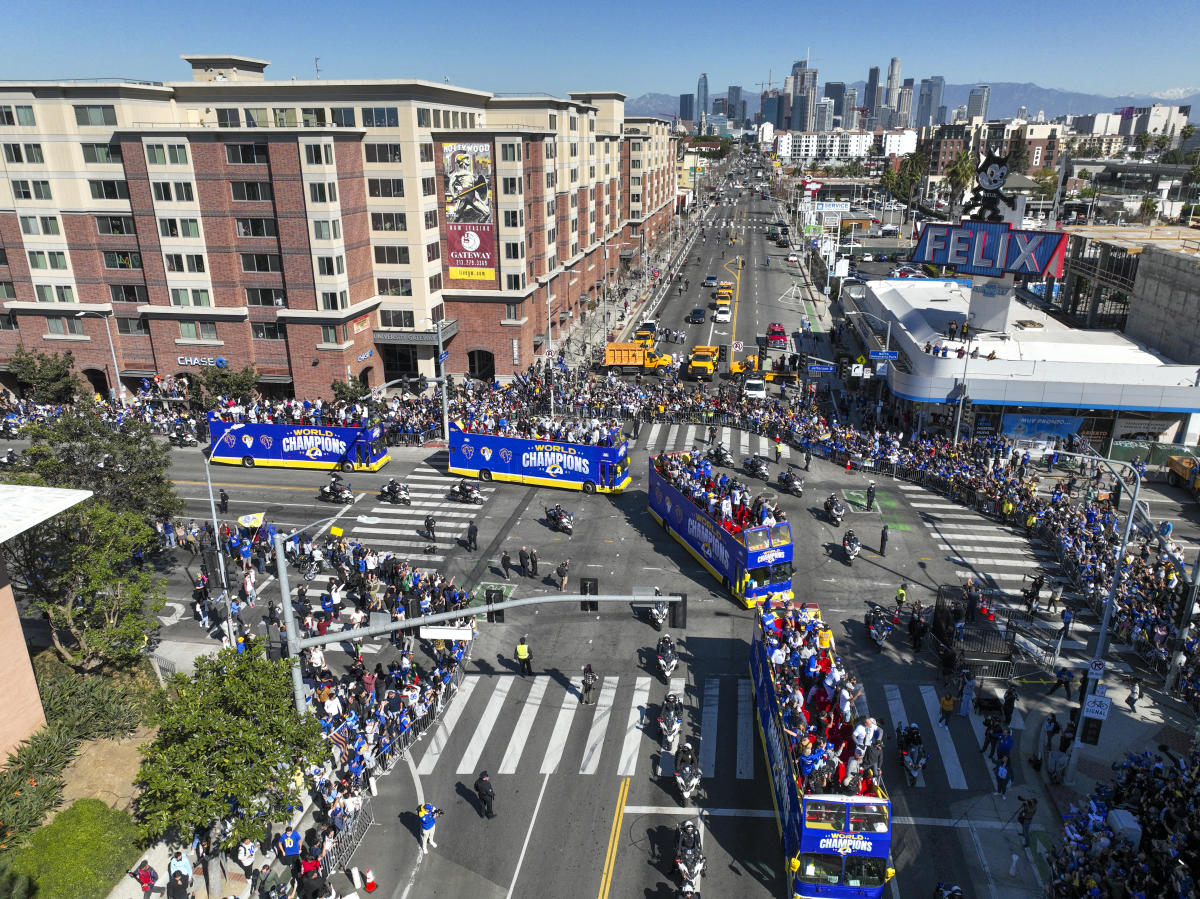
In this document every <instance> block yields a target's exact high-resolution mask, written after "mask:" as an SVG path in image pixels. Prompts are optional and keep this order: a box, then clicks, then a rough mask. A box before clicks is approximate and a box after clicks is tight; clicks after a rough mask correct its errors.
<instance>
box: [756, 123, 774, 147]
mask: <svg viewBox="0 0 1200 899" xmlns="http://www.w3.org/2000/svg"><path fill="white" fill-rule="evenodd" d="M773 140H775V123H774V122H763V123H762V124H761V125H759V126H758V142H759V143H760V144H762V145H763V146H766V145H768V144H770V143H771V142H772V141H773Z"/></svg>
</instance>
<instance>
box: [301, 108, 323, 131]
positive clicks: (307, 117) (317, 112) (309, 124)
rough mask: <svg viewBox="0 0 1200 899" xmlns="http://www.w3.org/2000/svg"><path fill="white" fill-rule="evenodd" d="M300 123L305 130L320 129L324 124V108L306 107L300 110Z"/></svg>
mask: <svg viewBox="0 0 1200 899" xmlns="http://www.w3.org/2000/svg"><path fill="white" fill-rule="evenodd" d="M300 122H301V123H302V124H303V125H304V127H305V128H321V127H323V126H324V125H325V124H326V119H325V107H323V106H321V107H306V108H304V109H301V110H300Z"/></svg>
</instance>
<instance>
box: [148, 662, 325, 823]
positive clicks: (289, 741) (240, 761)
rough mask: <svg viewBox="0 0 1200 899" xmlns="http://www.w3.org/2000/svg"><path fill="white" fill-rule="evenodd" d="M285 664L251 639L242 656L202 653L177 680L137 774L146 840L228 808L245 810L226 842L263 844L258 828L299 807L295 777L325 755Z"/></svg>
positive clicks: (224, 814) (224, 812) (205, 820)
mask: <svg viewBox="0 0 1200 899" xmlns="http://www.w3.org/2000/svg"><path fill="white" fill-rule="evenodd" d="M289 664H290V663H289V662H288V661H287V660H281V661H276V662H273V661H269V660H268V659H267V658H266V657H265V655H264V654H263V648H262V643H261V642H260V641H259V640H255V639H252V640H250V641H249V644H248V646H247V647H246V650H245V652H243V653H242V654H240V655H239V654H238V653H237V651H236V650H233V649H226V650H222V651H221V652H220V653H218V654H217V655H215V656H201V657H200V658H199V659H197V660H196V674H195V676H194V677H193V678H192V679H190V680H189V679H187V678H185V677H184V676H183V675H176V676H175V678H174V680H173V681H172V684H171V687H172V690H171V691H170V695H168V696H166V697H164V699H163V701H162V704H161V706H160V708H159V711H158V715H157V723H158V725H159V728H158V733H157V735H156V736H155V738H154V742H153V743H151V744H150V745H149V746H148V747H147V748H146V749H145V750H144V753H145V756H144V758H143V760H142V768H141V771H140V773H139V774H138V785H139V787H140V788H141V793H140V795H139V797H138V801H137V818H138V821H139V824H140V826H141V828H142V831H143V833H144V834H145V835H146V836H148V837H151V838H156V837H161V836H164V835H169V834H172V833H181V834H188V833H191V832H192V831H193V830H195V829H198V828H206V827H208V826H209V825H210V824H211V823H212V822H213V821H216V820H217V819H219V818H226V817H228V816H229V811H230V808H231V806H233V807H236V808H237V809H238V810H240V811H241V812H243V814H239V815H237V816H236V817H235V818H234V819H233V833H232V834H231V835H230V837H229V839H228V841H227V844H226V845H227V846H232V845H235V844H236V843H238V842H240V841H241V840H242V839H243V838H244V837H251V838H253V839H256V840H257V839H261V837H262V833H263V827H264V825H265V824H267V823H270V822H278V821H285V820H287V818H288V817H289V816H290V814H291V813H290V811H289V808H290V807H292V806H295V805H298V804H299V801H300V788H299V786H298V784H297V778H296V777H294V776H293V775H294V774H295V773H296V772H298V771H299V770H301V769H302V768H303V766H304V765H305V764H306V762H315V761H318V760H320V759H322V758H324V757H325V756H326V755H327V754H328V744H326V743H325V742H324V741H323V739H322V738H321V728H320V726H319V725H318V723H317V721H316V719H315V718H314V717H313V716H312V715H306V716H304V717H300V716H298V715H297V714H296V709H295V706H294V704H293V700H292V683H291V673H290V671H289V670H288V666H289ZM246 812H251V813H250V814H245V813H246Z"/></svg>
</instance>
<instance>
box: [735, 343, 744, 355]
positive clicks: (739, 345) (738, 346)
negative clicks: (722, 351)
mask: <svg viewBox="0 0 1200 899" xmlns="http://www.w3.org/2000/svg"><path fill="white" fill-rule="evenodd" d="M743 349H745V344H743V343H742V342H741V341H740V340H735V341H734V342H733V351H734V352H735V353H740V352H741V351H742V350H743Z"/></svg>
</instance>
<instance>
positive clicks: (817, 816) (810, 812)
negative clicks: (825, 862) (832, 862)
mask: <svg viewBox="0 0 1200 899" xmlns="http://www.w3.org/2000/svg"><path fill="white" fill-rule="evenodd" d="M804 826H805V827H815V828H818V829H820V830H843V829H844V828H845V827H846V803H844V802H826V801H824V800H821V799H810V800H809V801H808V802H806V803H805V805H804ZM836 857H837V856H834V858H836Z"/></svg>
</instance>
